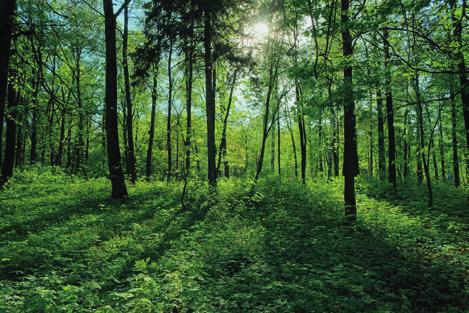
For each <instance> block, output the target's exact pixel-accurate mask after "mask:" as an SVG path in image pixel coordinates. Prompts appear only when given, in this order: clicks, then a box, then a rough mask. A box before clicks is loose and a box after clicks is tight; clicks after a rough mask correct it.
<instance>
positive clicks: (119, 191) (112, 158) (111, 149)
mask: <svg viewBox="0 0 469 313" xmlns="http://www.w3.org/2000/svg"><path fill="white" fill-rule="evenodd" d="M103 8H104V15H105V40H106V95H105V104H106V120H105V123H106V148H107V158H108V167H109V179H110V180H111V185H112V197H113V198H125V197H127V195H128V194H127V187H126V186H125V180H124V173H123V171H122V164H121V154H120V148H119V132H118V124H117V52H116V17H115V15H114V9H113V3H112V0H103Z"/></svg>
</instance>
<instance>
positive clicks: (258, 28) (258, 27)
mask: <svg viewBox="0 0 469 313" xmlns="http://www.w3.org/2000/svg"><path fill="white" fill-rule="evenodd" d="M251 34H252V36H253V37H254V38H256V39H258V40H259V39H264V38H265V37H267V35H269V25H267V24H266V23H264V22H258V23H256V24H254V25H253V26H252V29H251Z"/></svg>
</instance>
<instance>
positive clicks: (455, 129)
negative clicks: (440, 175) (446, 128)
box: [450, 84, 461, 187]
mask: <svg viewBox="0 0 469 313" xmlns="http://www.w3.org/2000/svg"><path fill="white" fill-rule="evenodd" d="M450 92H451V146H452V151H453V182H454V186H455V187H459V186H460V185H461V178H460V174H459V156H458V135H457V134H458V127H457V126H458V116H457V109H456V99H455V96H454V88H453V84H451V91H450Z"/></svg>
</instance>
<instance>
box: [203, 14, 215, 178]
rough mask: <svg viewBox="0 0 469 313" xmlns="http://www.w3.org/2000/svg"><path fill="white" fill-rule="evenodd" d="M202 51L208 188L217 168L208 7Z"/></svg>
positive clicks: (210, 27) (210, 30)
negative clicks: (203, 59)
mask: <svg viewBox="0 0 469 313" xmlns="http://www.w3.org/2000/svg"><path fill="white" fill-rule="evenodd" d="M204 49H205V101H206V104H205V105H206V108H205V109H206V115H207V162H208V183H209V185H210V186H212V187H214V186H216V184H217V167H216V163H215V162H216V161H215V159H216V154H217V151H216V146H215V90H214V88H213V82H214V79H213V78H214V77H213V59H212V21H211V17H210V12H209V9H208V5H207V7H206V8H205V12H204Z"/></svg>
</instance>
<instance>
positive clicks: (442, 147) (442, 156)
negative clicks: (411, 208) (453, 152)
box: [438, 113, 446, 181]
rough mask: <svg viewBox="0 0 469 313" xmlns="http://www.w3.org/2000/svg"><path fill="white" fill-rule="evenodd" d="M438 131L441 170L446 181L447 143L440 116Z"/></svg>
mask: <svg viewBox="0 0 469 313" xmlns="http://www.w3.org/2000/svg"><path fill="white" fill-rule="evenodd" d="M438 121H439V125H438V131H439V135H440V140H439V148H440V168H441V178H442V179H443V181H445V180H446V156H445V143H444V139H443V119H442V116H441V113H440V115H439V116H438Z"/></svg>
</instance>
